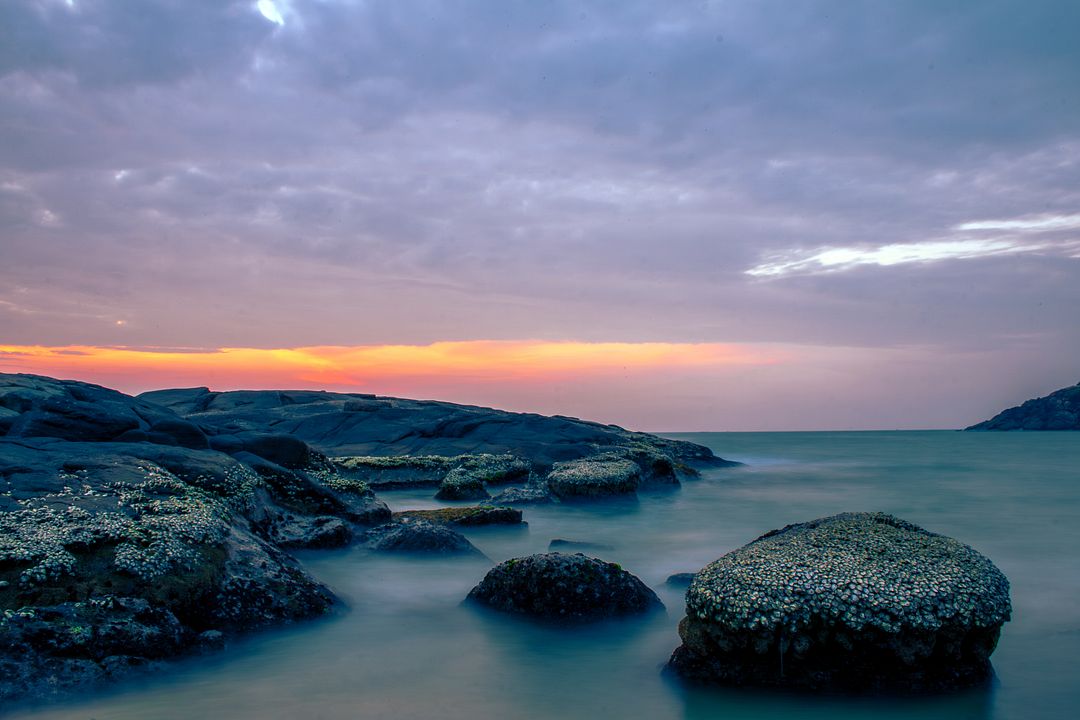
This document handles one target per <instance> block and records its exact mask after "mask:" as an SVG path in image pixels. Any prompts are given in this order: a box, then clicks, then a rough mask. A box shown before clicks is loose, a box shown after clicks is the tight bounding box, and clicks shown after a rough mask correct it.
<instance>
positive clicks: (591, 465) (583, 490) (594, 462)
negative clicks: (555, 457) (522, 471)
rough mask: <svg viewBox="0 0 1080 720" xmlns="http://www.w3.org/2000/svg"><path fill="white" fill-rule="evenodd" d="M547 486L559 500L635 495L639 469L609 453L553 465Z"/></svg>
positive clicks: (633, 463)
mask: <svg viewBox="0 0 1080 720" xmlns="http://www.w3.org/2000/svg"><path fill="white" fill-rule="evenodd" d="M547 484H548V487H549V488H551V492H552V494H554V495H555V496H556V497H558V498H559V499H561V500H570V499H582V498H602V497H610V496H612V495H626V494H632V493H634V492H635V491H637V489H638V485H640V484H641V469H640V468H639V467H638V465H637V463H635V462H633V461H632V460H628V459H626V458H624V457H620V456H619V455H616V454H614V453H608V454H604V455H597V456H594V457H590V458H584V459H580V460H569V461H567V462H561V463H556V464H555V467H554V468H552V470H551V472H550V473H548V476H547Z"/></svg>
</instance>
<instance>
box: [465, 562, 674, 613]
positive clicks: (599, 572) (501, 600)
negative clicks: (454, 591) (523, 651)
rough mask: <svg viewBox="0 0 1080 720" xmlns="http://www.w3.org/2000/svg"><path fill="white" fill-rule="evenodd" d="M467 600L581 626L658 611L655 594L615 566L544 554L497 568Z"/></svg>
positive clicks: (658, 602) (500, 565) (501, 564)
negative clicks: (575, 623)
mask: <svg viewBox="0 0 1080 720" xmlns="http://www.w3.org/2000/svg"><path fill="white" fill-rule="evenodd" d="M468 600H469V601H472V602H476V603H480V604H482V605H486V606H488V607H491V608H494V609H496V610H501V611H503V612H508V613H515V614H521V615H527V616H530V617H535V618H540V619H543V620H554V621H561V622H584V621H590V620H599V619H602V618H608V617H616V616H621V615H631V614H636V613H643V612H647V611H649V610H654V609H659V608H662V607H663V604H662V603H661V602H660V599H659V598H658V597H656V593H654V592H653V591H652V590H650V589H649V588H648V587H647V586H646V585H645V583H643V582H641V580H639V579H638V578H636V577H634V576H633V575H631V574H630V573H628V572H627V571H625V570H623V569H622V568H621V567H620V566H618V565H616V564H614V563H609V562H604V561H603V560H597V559H596V558H590V557H586V556H585V555H581V554H576V555H566V554H563V553H547V554H543V555H530V556H528V557H523V558H514V559H512V560H507V561H506V562H503V563H500V564H498V565H496V566H495V567H494V568H492V569H491V570H490V571H489V572H488V574H487V575H486V576H485V577H484V579H483V580H481V581H480V584H478V585H477V586H476V587H474V588H473V589H472V590H471V591H470V592H469V596H468Z"/></svg>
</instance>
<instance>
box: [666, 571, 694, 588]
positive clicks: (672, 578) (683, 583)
mask: <svg viewBox="0 0 1080 720" xmlns="http://www.w3.org/2000/svg"><path fill="white" fill-rule="evenodd" d="M696 577H697V573H691V572H682V573H675V574H674V575H668V578H667V580H665V581H664V584H666V585H670V586H672V587H690V583H692V582H694V578H696Z"/></svg>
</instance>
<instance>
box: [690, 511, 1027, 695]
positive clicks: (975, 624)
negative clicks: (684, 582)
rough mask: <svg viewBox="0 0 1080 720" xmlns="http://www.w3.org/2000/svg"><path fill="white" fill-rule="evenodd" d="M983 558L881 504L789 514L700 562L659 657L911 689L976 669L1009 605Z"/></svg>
mask: <svg viewBox="0 0 1080 720" xmlns="http://www.w3.org/2000/svg"><path fill="white" fill-rule="evenodd" d="M1010 612H1011V606H1010V601H1009V583H1008V581H1007V580H1006V578H1005V576H1004V575H1003V574H1002V573H1001V572H1000V571H999V570H998V569H997V568H996V567H995V566H994V565H993V563H991V562H990V561H989V560H988V559H987V558H985V557H984V556H982V555H980V554H979V553H978V552H976V551H975V550H973V549H972V548H970V547H968V546H967V545H964V544H963V543H960V542H958V541H956V540H953V539H951V538H948V537H945V536H943V535H937V534H934V533H930V532H927V531H926V530H923V529H922V528H919V527H918V526H916V525H913V524H911V523H908V522H905V521H903V520H900V519H898V518H895V517H892V516H891V515H885V514H883V513H845V514H841V515H836V516H832V517H828V518H822V519H819V520H814V521H812V522H808V523H802V524H798V525H790V526H788V527H785V528H783V529H781V530H775V531H773V532H770V533H767V534H765V535H763V536H762V537H760V538H758V539H757V540H755V541H754V542H752V543H750V544H749V545H746V546H744V547H742V548H740V549H738V550H736V551H734V552H731V553H728V554H727V555H725V556H724V557H722V558H720V559H719V560H717V561H715V562H713V563H711V564H710V565H707V566H706V567H705V568H704V569H702V570H701V571H700V572H699V573H697V575H696V577H695V579H694V580H693V582H692V583H691V585H690V588H689V590H688V591H687V595H686V613H687V614H686V617H685V618H684V619H683V620H682V622H681V623H680V625H679V634H680V636H681V638H682V641H683V644H682V646H680V647H679V648H678V649H677V650H676V651H675V653H674V655H673V656H672V658H671V661H670V666H671V668H672V669H674V670H675V671H676V672H678V673H679V674H680V675H682V676H684V677H686V678H689V679H693V680H698V681H705V682H715V683H723V684H733V685H761V686H786V687H794V688H803V689H812V690H851V691H883V690H884V691H901V692H924V691H939V690H949V689H954V688H960V687H967V686H971V685H976V684H979V683H982V682H986V681H987V680H988V679H989V678H990V677H991V676H992V668H991V665H990V654H991V653H992V652H993V650H994V648H995V646H996V644H997V640H998V636H999V634H1000V631H1001V626H1002V624H1003V623H1005V622H1006V621H1007V620H1008V619H1009V616H1010Z"/></svg>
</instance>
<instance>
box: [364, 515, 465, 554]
mask: <svg viewBox="0 0 1080 720" xmlns="http://www.w3.org/2000/svg"><path fill="white" fill-rule="evenodd" d="M363 542H364V544H365V545H367V546H368V547H369V548H371V549H372V550H378V551H379V552H397V553H423V554H438V555H482V553H481V552H480V551H479V550H477V549H476V546H475V545H473V544H472V543H471V542H469V540H468V539H467V538H466V537H465V536H464V535H462V534H461V533H459V532H457V531H456V530H453V529H451V528H449V527H447V526H446V525H444V524H438V523H433V522H428V521H427V520H423V519H420V518H416V517H399V518H398V519H396V520H394V521H393V522H388V523H386V524H384V525H379V526H378V527H374V528H372V529H371V530H368V531H367V532H366V533H364V537H363Z"/></svg>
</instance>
